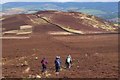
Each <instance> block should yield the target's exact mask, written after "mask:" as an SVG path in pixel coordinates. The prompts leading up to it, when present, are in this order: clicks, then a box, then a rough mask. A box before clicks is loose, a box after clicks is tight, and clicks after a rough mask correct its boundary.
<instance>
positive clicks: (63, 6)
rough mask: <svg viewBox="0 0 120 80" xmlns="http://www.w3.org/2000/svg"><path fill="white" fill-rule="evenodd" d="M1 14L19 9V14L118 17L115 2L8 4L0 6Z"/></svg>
mask: <svg viewBox="0 0 120 80" xmlns="http://www.w3.org/2000/svg"><path fill="white" fill-rule="evenodd" d="M2 7H3V12H7V11H12V10H17V9H20V10H21V11H22V12H19V11H18V12H19V13H32V12H35V11H39V10H42V11H43V10H59V11H75V12H83V13H87V14H91V15H95V16H98V17H102V18H104V19H115V18H117V17H118V3H117V2H66V3H60V2H9V3H5V4H3V5H2Z"/></svg>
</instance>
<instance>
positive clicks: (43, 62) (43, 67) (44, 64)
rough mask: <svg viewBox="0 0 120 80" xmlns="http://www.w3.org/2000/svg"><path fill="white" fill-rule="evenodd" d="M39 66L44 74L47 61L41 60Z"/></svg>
mask: <svg viewBox="0 0 120 80" xmlns="http://www.w3.org/2000/svg"><path fill="white" fill-rule="evenodd" d="M41 64H42V72H45V71H46V69H47V64H48V61H47V60H46V59H45V58H43V59H42V61H41Z"/></svg>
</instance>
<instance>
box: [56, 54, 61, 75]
mask: <svg viewBox="0 0 120 80" xmlns="http://www.w3.org/2000/svg"><path fill="white" fill-rule="evenodd" d="M60 67H61V61H60V56H56V59H55V69H56V74H59V72H60Z"/></svg>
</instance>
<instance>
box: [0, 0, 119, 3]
mask: <svg viewBox="0 0 120 80" xmlns="http://www.w3.org/2000/svg"><path fill="white" fill-rule="evenodd" d="M118 1H119V0H0V3H6V2H118Z"/></svg>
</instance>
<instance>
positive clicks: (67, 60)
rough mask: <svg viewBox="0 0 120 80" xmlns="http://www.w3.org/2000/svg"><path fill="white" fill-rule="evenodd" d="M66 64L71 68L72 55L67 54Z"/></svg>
mask: <svg viewBox="0 0 120 80" xmlns="http://www.w3.org/2000/svg"><path fill="white" fill-rule="evenodd" d="M65 64H66V68H69V69H70V68H71V64H72V58H71V56H70V55H68V56H67V58H66V61H65Z"/></svg>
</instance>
